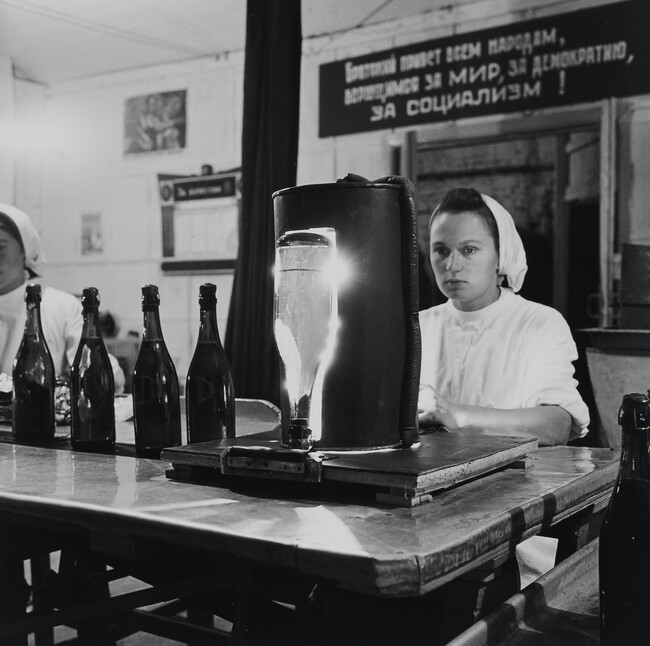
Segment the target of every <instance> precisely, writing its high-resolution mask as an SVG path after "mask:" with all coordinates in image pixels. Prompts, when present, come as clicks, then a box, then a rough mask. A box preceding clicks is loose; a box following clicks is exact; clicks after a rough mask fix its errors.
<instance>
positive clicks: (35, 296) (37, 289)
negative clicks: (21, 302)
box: [25, 283, 41, 303]
mask: <svg viewBox="0 0 650 646" xmlns="http://www.w3.org/2000/svg"><path fill="white" fill-rule="evenodd" d="M25 302H26V303H40V302H41V286H40V285H37V284H34V283H30V284H29V285H27V287H25Z"/></svg>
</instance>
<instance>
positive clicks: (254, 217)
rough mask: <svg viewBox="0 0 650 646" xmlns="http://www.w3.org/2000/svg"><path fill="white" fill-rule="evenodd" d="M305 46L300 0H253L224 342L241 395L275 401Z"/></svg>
mask: <svg viewBox="0 0 650 646" xmlns="http://www.w3.org/2000/svg"><path fill="white" fill-rule="evenodd" d="M301 49H302V25H301V18H300V0H248V5H247V17H246V61H245V69H244V120H243V130H242V201H241V207H242V209H241V220H240V227H239V255H238V258H237V263H236V267H235V282H234V286H233V294H232V301H231V305H230V311H229V314H228V326H227V328H226V339H225V349H226V353H227V354H228V357H229V359H230V363H231V367H232V371H233V379H234V382H235V394H236V396H237V397H250V398H257V399H267V400H269V401H271V402H273V403H275V404H276V405H279V400H280V371H279V359H278V354H277V349H276V347H275V340H274V338H273V276H272V274H271V268H272V266H273V262H274V254H275V233H274V228H273V204H272V201H271V195H272V193H273V192H274V191H276V190H278V189H281V188H285V187H287V186H295V184H296V163H297V158H298V120H299V103H300V58H301Z"/></svg>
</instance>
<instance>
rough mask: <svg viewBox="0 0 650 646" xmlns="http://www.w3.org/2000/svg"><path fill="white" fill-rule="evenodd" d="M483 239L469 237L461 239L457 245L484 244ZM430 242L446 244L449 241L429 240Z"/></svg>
mask: <svg viewBox="0 0 650 646" xmlns="http://www.w3.org/2000/svg"><path fill="white" fill-rule="evenodd" d="M484 242H485V241H484V240H474V239H469V240H461V241H460V242H459V243H458V244H459V245H466V244H476V245H480V244H484ZM431 244H432V245H433V244H444V245H448V244H449V243H448V242H447V241H446V240H431Z"/></svg>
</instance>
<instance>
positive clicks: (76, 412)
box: [70, 287, 115, 451]
mask: <svg viewBox="0 0 650 646" xmlns="http://www.w3.org/2000/svg"><path fill="white" fill-rule="evenodd" d="M81 305H82V307H83V310H82V314H83V319H84V323H83V329H82V332H81V339H80V341H79V346H78V347H77V353H76V354H75V358H74V361H73V362H72V368H71V370H70V409H71V429H70V431H71V432H70V442H71V444H72V448H74V449H81V450H89V451H102V450H104V451H105V450H110V449H111V448H112V447H113V446H114V445H115V384H114V381H113V367H112V366H111V361H110V359H109V358H108V351H107V350H106V346H105V345H104V339H103V338H102V332H101V328H100V325H99V292H98V291H97V289H96V288H95V287H87V288H86V289H84V290H83V295H82V298H81Z"/></svg>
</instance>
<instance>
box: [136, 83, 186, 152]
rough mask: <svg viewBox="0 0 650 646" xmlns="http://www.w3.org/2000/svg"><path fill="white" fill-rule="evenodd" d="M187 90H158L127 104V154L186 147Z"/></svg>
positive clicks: (137, 97)
mask: <svg viewBox="0 0 650 646" xmlns="http://www.w3.org/2000/svg"><path fill="white" fill-rule="evenodd" d="M186 94H187V91H186V90H175V91H173V92H157V93H154V94H145V95H143V96H136V97H132V98H130V99H127V100H126V101H125V103H124V153H125V154H126V155H133V154H139V153H148V152H154V151H165V150H180V149H182V148H185V132H186V128H187V121H186V114H185V100H186Z"/></svg>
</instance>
